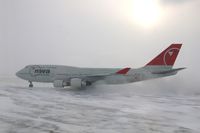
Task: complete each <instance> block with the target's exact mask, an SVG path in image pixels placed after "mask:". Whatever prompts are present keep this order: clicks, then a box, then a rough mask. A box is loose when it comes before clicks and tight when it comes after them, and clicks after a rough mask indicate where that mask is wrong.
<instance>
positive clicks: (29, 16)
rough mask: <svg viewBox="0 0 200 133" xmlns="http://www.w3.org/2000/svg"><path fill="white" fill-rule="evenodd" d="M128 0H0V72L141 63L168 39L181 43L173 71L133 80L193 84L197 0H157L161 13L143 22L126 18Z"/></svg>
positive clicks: (196, 76) (170, 85)
mask: <svg viewBox="0 0 200 133" xmlns="http://www.w3.org/2000/svg"><path fill="white" fill-rule="evenodd" d="M129 2H130V0H123V1H116V0H109V1H108V0H101V1H99V0H84V1H82V0H73V1H68V0H56V1H54V0H34V1H32V0H17V1H16V0H0V46H1V48H0V62H1V65H0V74H1V75H2V76H9V77H14V76H15V72H16V71H17V70H19V69H21V68H22V67H24V66H26V65H28V64H57V65H70V66H79V67H109V68H111V67H118V68H119V67H132V68H138V67H141V66H143V65H145V64H146V63H147V62H148V61H149V60H151V59H152V58H153V57H155V56H156V55H157V54H158V53H159V52H160V51H161V50H163V49H164V48H166V47H167V46H168V45H170V44H171V43H176V42H178V43H183V47H182V49H181V52H180V54H179V56H178V59H177V61H176V63H175V67H187V69H186V70H183V71H181V72H180V73H178V75H176V76H173V77H170V78H167V79H161V80H157V81H152V82H151V81H150V82H144V83H137V84H136V86H137V85H141V84H142V85H144V86H145V85H146V86H151V85H152V84H155V85H153V86H154V87H155V86H158V88H159V87H160V86H163V85H164V86H165V88H182V87H183V88H185V89H191V90H192V89H195V90H196V89H198V88H199V84H198V81H199V78H200V76H199V70H198V68H200V65H199V59H198V57H199V56H200V54H199V48H200V46H199V43H200V41H199V38H200V26H199V23H200V14H199V11H200V9H199V6H200V1H199V0H160V1H159V2H160V4H161V7H162V9H163V10H164V12H165V13H164V14H162V18H161V19H160V21H159V22H158V23H157V24H156V25H154V26H151V27H149V28H145V27H142V26H140V25H138V24H137V23H135V22H134V21H133V20H131V18H130V14H128V13H127V12H128V11H129V8H131V7H130V6H129V5H128V3H129Z"/></svg>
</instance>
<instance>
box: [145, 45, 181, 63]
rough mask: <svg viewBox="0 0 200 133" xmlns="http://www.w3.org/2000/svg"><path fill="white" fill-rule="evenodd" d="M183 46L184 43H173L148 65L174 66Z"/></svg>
mask: <svg viewBox="0 0 200 133" xmlns="http://www.w3.org/2000/svg"><path fill="white" fill-rule="evenodd" d="M181 46H182V44H171V45H170V46H169V47H168V48H167V49H165V50H164V51H163V52H162V53H160V54H159V55H158V56H156V57H155V58H154V59H153V60H152V61H150V62H149V63H148V64H147V65H146V66H149V65H164V66H173V65H174V62H175V60H176V57H177V55H178V53H179V50H180V48H181Z"/></svg>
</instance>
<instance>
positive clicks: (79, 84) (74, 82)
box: [70, 78, 87, 88]
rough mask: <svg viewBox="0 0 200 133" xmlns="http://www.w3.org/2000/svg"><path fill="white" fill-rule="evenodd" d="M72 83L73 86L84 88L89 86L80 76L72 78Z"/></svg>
mask: <svg viewBox="0 0 200 133" xmlns="http://www.w3.org/2000/svg"><path fill="white" fill-rule="evenodd" d="M70 85H71V87H72V88H82V87H86V86H87V84H86V82H85V81H83V80H82V79H79V78H73V79H71V81H70Z"/></svg>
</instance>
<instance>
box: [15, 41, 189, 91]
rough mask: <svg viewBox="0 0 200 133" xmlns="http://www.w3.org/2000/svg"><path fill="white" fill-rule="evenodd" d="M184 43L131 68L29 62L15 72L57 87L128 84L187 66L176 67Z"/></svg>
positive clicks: (170, 72)
mask: <svg viewBox="0 0 200 133" xmlns="http://www.w3.org/2000/svg"><path fill="white" fill-rule="evenodd" d="M181 46H182V44H171V45H170V46H169V47H168V48H167V49H165V50H164V51H163V52H161V53H160V54H159V55H158V56H156V57H155V58H154V59H153V60H151V61H150V62H149V63H147V64H146V65H145V66H143V67H141V68H137V69H132V68H129V67H127V68H122V69H119V68H80V67H72V66H60V65H28V66H26V67H25V68H23V69H22V70H20V71H18V72H17V73H16V75H17V76H18V77H19V78H21V79H24V80H27V81H29V87H33V82H46V83H53V86H54V87H66V86H71V87H72V88H82V87H86V86H91V85H93V84H94V83H96V82H97V81H104V83H106V84H125V83H132V82H137V81H143V80H148V79H155V78H161V77H167V76H171V75H175V74H176V73H177V72H178V71H180V70H182V69H185V68H173V65H174V63H175V60H176V57H177V55H178V53H179V50H180V48H181Z"/></svg>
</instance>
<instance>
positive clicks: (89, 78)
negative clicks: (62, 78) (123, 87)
mask: <svg viewBox="0 0 200 133" xmlns="http://www.w3.org/2000/svg"><path fill="white" fill-rule="evenodd" d="M130 69H131V68H129V67H126V68H123V69H120V70H119V71H117V72H115V73H108V74H96V75H83V76H79V77H73V78H81V79H82V80H84V81H89V82H91V83H94V82H96V81H98V80H103V79H104V78H106V77H107V76H112V75H125V74H127V73H128V71H129V70H130Z"/></svg>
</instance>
